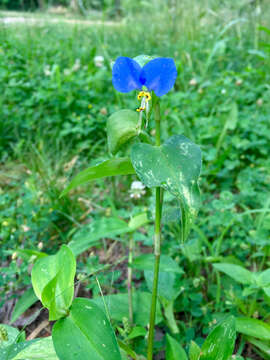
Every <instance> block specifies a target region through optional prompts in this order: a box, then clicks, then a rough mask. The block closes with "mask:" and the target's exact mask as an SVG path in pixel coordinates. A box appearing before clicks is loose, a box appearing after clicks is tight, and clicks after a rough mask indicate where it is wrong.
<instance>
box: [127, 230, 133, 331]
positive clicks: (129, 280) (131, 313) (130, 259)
mask: <svg viewBox="0 0 270 360" xmlns="http://www.w3.org/2000/svg"><path fill="white" fill-rule="evenodd" d="M128 251H129V252H128V265H129V267H128V279H127V280H128V284H127V285H128V313H129V322H130V325H132V324H133V304H132V267H131V264H132V261H133V234H131V237H130V239H129V250H128Z"/></svg>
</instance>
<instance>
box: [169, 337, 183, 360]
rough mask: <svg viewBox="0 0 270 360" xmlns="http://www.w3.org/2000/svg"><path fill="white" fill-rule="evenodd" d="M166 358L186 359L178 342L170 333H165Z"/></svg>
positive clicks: (173, 359) (172, 359) (170, 359)
mask: <svg viewBox="0 0 270 360" xmlns="http://www.w3.org/2000/svg"><path fill="white" fill-rule="evenodd" d="M166 360H188V358H187V355H186V353H185V350H184V349H183V348H182V346H181V345H180V343H179V342H178V341H177V340H175V339H174V338H173V337H171V336H170V335H168V334H167V335H166Z"/></svg>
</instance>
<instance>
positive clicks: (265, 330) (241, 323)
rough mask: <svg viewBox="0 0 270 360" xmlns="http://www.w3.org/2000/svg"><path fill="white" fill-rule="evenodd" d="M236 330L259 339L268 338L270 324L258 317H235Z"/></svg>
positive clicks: (269, 338) (269, 336)
mask: <svg viewBox="0 0 270 360" xmlns="http://www.w3.org/2000/svg"><path fill="white" fill-rule="evenodd" d="M236 330H237V331H238V332H240V333H241V334H244V335H248V336H253V337H255V338H257V339H260V340H270V325H268V324H267V323H265V322H263V321H261V320H258V319H252V318H247V317H241V318H236Z"/></svg>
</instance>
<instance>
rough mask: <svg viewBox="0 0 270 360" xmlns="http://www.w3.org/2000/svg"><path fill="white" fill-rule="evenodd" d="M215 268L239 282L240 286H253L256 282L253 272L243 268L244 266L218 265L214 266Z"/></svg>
mask: <svg viewBox="0 0 270 360" xmlns="http://www.w3.org/2000/svg"><path fill="white" fill-rule="evenodd" d="M213 267H214V268H215V269H217V270H218V271H221V272H223V273H224V274H226V275H228V276H230V277H231V278H232V279H234V280H235V281H237V282H239V283H240V284H244V285H246V284H248V285H251V284H253V282H254V279H253V274H252V272H251V271H249V270H247V269H245V268H243V267H242V266H239V265H234V264H227V263H218V264H213Z"/></svg>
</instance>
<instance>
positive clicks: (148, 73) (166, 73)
mask: <svg viewBox="0 0 270 360" xmlns="http://www.w3.org/2000/svg"><path fill="white" fill-rule="evenodd" d="M176 77H177V70H176V66H175V63H174V60H173V59H170V58H156V59H154V60H151V61H149V62H148V63H147V64H145V65H144V66H143V67H141V66H140V65H139V64H138V63H137V62H136V61H135V60H133V59H131V58H129V57H125V56H120V57H118V58H117V59H116V61H115V63H114V65H113V69H112V82H113V86H114V87H115V89H116V90H117V91H119V92H122V93H128V92H130V91H132V90H142V88H143V87H146V88H147V90H148V91H152V90H153V91H154V92H155V94H156V95H157V96H162V95H165V94H167V92H168V91H170V90H171V88H172V87H173V85H174V83H175V80H176Z"/></svg>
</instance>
